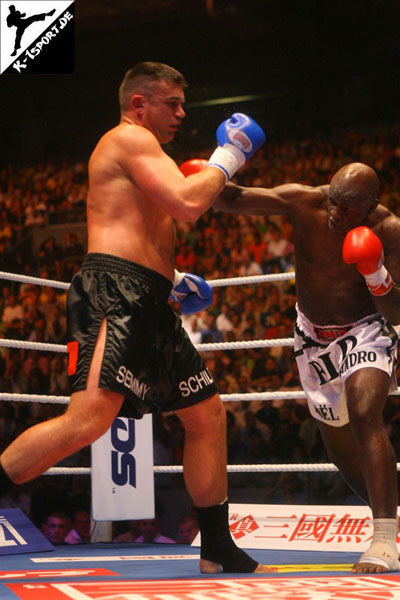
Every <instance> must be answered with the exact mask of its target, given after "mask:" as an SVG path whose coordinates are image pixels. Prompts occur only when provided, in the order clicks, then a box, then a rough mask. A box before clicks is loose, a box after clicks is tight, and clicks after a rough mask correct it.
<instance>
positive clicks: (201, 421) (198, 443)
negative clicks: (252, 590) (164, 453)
mask: <svg viewBox="0 0 400 600" xmlns="http://www.w3.org/2000/svg"><path fill="white" fill-rule="evenodd" d="M177 414H178V416H179V418H180V419H181V421H182V423H183V426H184V428H185V452H184V460H183V470H184V477H185V483H186V486H187V489H188V492H189V494H190V496H191V498H192V500H193V503H194V505H195V506H196V507H197V508H198V509H199V510H198V514H199V522H200V529H201V530H202V558H201V559H200V570H201V571H202V572H203V573H216V572H218V571H219V570H220V564H219V562H216V561H217V558H216V555H218V561H220V562H221V564H222V565H223V567H224V570H226V571H230V572H231V565H232V564H233V563H236V564H239V563H240V564H243V565H245V566H244V569H248V572H255V573H265V572H269V571H271V569H269V568H268V567H266V566H264V565H257V563H256V562H255V561H253V560H252V559H250V557H248V556H247V555H246V554H245V553H244V552H243V551H242V550H240V549H239V548H237V546H236V545H235V544H234V542H233V540H232V538H231V536H230V533H229V527H228V518H227V505H226V502H224V501H225V500H226V498H227V488H228V484H227V473H226V456H227V450H226V414H225V409H224V407H223V405H222V402H221V400H220V397H219V396H218V395H217V394H216V395H214V396H212V397H211V398H209V399H208V400H205V401H203V402H200V403H199V404H196V405H194V406H191V407H188V408H185V409H182V410H179V411H177ZM207 511H209V512H207ZM200 513H202V515H203V516H204V519H203V518H200ZM204 521H205V522H206V528H205V529H204V528H202V522H204ZM207 521H208V522H209V523H211V522H215V523H213V525H214V524H215V528H214V526H213V529H212V530H211V529H210V527H209V526H208V525H209V523H207ZM207 537H210V539H211V538H214V539H215V544H214V543H213V544H210V543H209V544H208V548H207V547H206V545H207V539H206V538H207ZM204 542H206V544H205V543H204ZM203 554H205V555H207V556H208V558H204V557H203ZM211 556H212V558H210V557H211ZM226 559H227V560H226ZM224 562H225V564H224ZM229 563H230V564H229ZM240 569H241V567H239V568H238V569H237V572H239V570H240ZM233 570H236V568H235V567H233V568H232V571H233Z"/></svg>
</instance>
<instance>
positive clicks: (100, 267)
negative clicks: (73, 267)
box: [67, 253, 217, 418]
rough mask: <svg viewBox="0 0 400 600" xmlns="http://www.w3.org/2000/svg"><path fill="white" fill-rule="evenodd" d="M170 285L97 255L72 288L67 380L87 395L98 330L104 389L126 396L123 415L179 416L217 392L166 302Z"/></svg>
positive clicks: (149, 273) (74, 389)
mask: <svg viewBox="0 0 400 600" xmlns="http://www.w3.org/2000/svg"><path fill="white" fill-rule="evenodd" d="M171 288H172V284H171V282H170V281H169V280H168V279H166V278H165V277H163V276H162V275H160V274H159V273H157V272H156V271H153V270H151V269H148V268H146V267H143V266H142V265H139V264H136V263H133V262H131V261H129V260H125V259H123V258H119V257H117V256H112V255H109V254H98V253H91V254H88V255H87V256H86V258H85V259H84V261H83V263H82V266H81V270H80V271H79V273H77V274H76V275H75V276H74V277H73V279H72V282H71V286H70V288H69V292H68V301H67V324H68V340H69V342H68V354H69V357H68V359H69V360H68V375H69V379H70V385H71V390H72V392H77V391H79V390H84V389H86V383H87V377H88V373H89V367H90V363H91V360H92V356H93V350H94V347H95V344H96V340H97V336H98V333H99V329H100V325H101V323H102V321H103V320H104V319H106V321H107V335H106V344H105V349H104V356H103V362H102V365H101V372H100V381H99V387H100V388H102V389H105V390H110V391H113V392H118V393H120V394H122V395H123V396H124V397H125V401H124V403H123V406H122V408H121V411H120V415H121V416H125V417H134V418H141V417H142V416H143V415H144V414H145V413H148V412H157V411H160V410H161V411H173V410H177V409H180V408H185V407H187V406H191V405H193V404H197V403H198V402H201V401H202V400H205V399H206V398H209V397H210V396H212V395H213V394H215V393H216V392H217V388H216V386H215V383H214V381H213V378H212V376H211V374H210V372H209V370H208V369H207V368H206V367H205V365H204V363H203V361H202V359H201V357H200V355H199V354H198V352H197V350H196V349H195V347H194V346H193V344H192V342H191V341H190V339H189V337H188V335H187V333H186V331H185V330H184V329H183V327H182V322H181V319H180V318H179V316H178V315H176V314H175V312H174V311H173V310H172V309H171V307H170V305H169V304H168V296H169V293H170V291H171Z"/></svg>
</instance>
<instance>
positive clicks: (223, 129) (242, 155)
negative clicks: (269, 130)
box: [207, 113, 265, 181]
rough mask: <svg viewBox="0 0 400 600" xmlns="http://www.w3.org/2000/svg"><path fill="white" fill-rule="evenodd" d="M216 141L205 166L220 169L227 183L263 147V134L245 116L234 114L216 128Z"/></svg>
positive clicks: (254, 123) (258, 127)
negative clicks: (216, 145) (215, 145)
mask: <svg viewBox="0 0 400 600" xmlns="http://www.w3.org/2000/svg"><path fill="white" fill-rule="evenodd" d="M217 141H218V144H219V146H218V147H217V148H216V150H215V151H214V152H213V154H212V155H211V157H210V160H209V161H208V164H207V166H208V167H217V168H218V169H221V171H222V172H223V173H224V174H225V177H226V180H227V181H228V180H229V179H230V178H231V177H233V175H234V174H235V173H236V171H237V170H238V169H239V168H240V167H243V165H244V164H245V162H246V161H248V160H249V158H251V157H252V156H253V154H254V153H255V152H256V151H257V150H258V149H259V148H260V146H262V145H263V143H264V142H265V133H264V132H263V130H262V129H261V127H260V126H259V125H258V124H257V123H256V122H255V121H253V119H251V118H250V117H248V116H247V115H244V114H242V113H234V114H233V115H232V116H231V118H230V119H227V120H226V121H224V122H223V123H221V125H220V126H219V127H218V129H217Z"/></svg>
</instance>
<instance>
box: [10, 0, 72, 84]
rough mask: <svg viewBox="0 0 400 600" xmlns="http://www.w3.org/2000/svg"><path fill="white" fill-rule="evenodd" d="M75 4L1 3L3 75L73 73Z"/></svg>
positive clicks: (46, 0) (58, 0)
mask: <svg viewBox="0 0 400 600" xmlns="http://www.w3.org/2000/svg"><path fill="white" fill-rule="evenodd" d="M74 37H75V6H74V0H72V1H71V0H1V11H0V40H1V44H0V63H1V68H0V73H4V74H8V75H10V74H15V75H23V74H27V73H29V74H30V73H47V74H49V73H57V74H58V73H73V72H74V50H75V49H74V46H75V41H74Z"/></svg>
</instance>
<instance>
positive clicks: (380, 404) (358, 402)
mask: <svg viewBox="0 0 400 600" xmlns="http://www.w3.org/2000/svg"><path fill="white" fill-rule="evenodd" d="M389 385H390V380H389V377H388V375H387V374H386V373H384V372H383V371H381V370H379V369H373V368H366V369H361V370H359V371H356V372H355V373H354V374H353V375H351V376H350V377H349V378H348V379H347V381H346V396H347V406H348V410H349V417H350V426H351V429H352V432H353V434H354V438H355V440H356V444H357V447H358V456H359V460H360V467H361V471H362V473H363V476H364V479H365V482H366V486H367V489H368V495H369V504H370V506H371V510H372V515H373V518H374V537H373V541H372V544H371V547H370V548H369V550H368V551H367V552H366V553H365V555H366V556H369V555H371V556H374V555H375V554H374V548H375V549H376V548H378V547H379V549H380V550H379V551H381V549H382V547H383V548H384V551H385V553H386V551H387V552H388V553H389V554H391V555H392V558H393V563H396V561H397V548H396V542H395V537H396V529H397V528H396V513H397V504H398V498H397V468H396V456H395V453H394V450H393V447H392V445H391V443H390V440H389V437H388V435H387V433H386V430H385V428H384V426H383V408H384V405H385V402H386V398H387V394H388V390H389ZM377 520H379V521H377ZM378 528H379V532H380V533H379V535H377V531H378ZM376 540H378V541H376ZM374 544H375V546H374ZM376 554H378V553H376ZM392 568H395V569H397V568H398V564H396V565H395V566H394V567H392ZM387 570H388V569H387V568H385V567H383V566H381V565H377V564H373V563H372V562H359V563H358V564H357V565H355V567H354V568H353V572H355V573H381V572H384V571H387Z"/></svg>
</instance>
